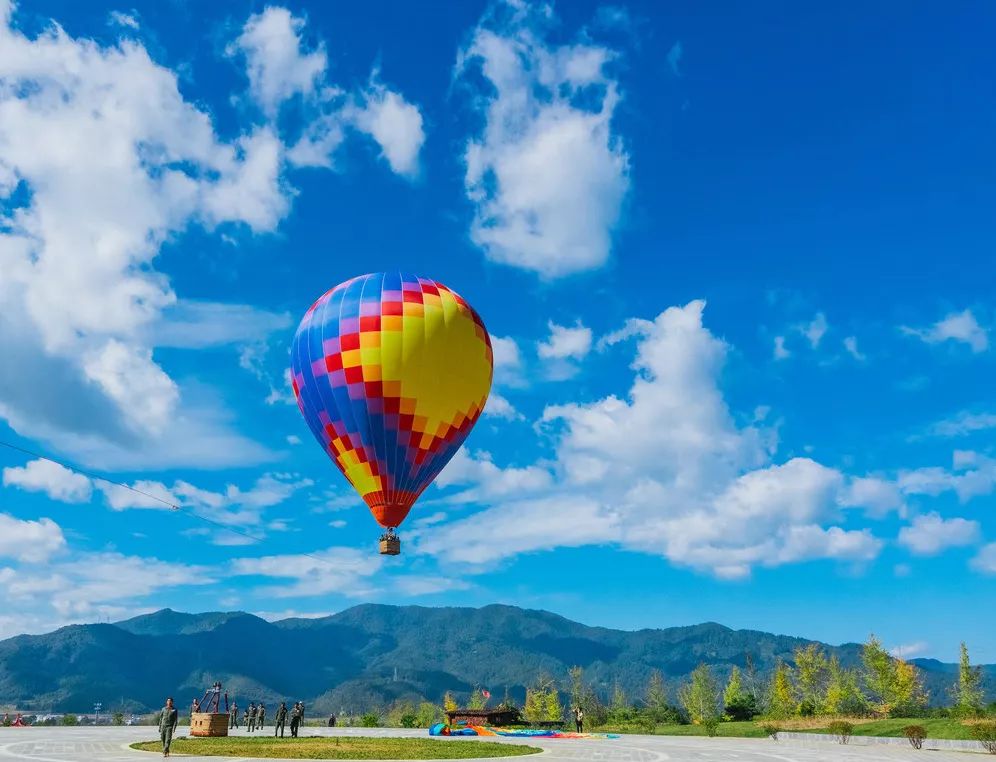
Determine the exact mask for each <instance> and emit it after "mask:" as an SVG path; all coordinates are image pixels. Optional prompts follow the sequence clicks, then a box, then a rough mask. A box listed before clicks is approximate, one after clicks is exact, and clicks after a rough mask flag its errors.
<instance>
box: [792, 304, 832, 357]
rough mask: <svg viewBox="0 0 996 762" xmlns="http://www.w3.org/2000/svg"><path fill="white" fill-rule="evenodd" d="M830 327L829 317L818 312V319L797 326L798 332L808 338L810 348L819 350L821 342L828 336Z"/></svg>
mask: <svg viewBox="0 0 996 762" xmlns="http://www.w3.org/2000/svg"><path fill="white" fill-rule="evenodd" d="M829 327H830V326H829V324H828V323H827V316H826V315H824V314H823V313H822V312H817V313H816V317H814V318H813V319H812V320H811V321H810V322H808V323H803V324H801V325H798V326H796V330H797V331H799V333H801V334H802V335H803V336H805V337H806V341H808V342H809V346H810V347H812V348H813V349H818V348H819V346H820V341H822V339H823V337H824V336H825V335H826V332H827V329H828V328H829Z"/></svg>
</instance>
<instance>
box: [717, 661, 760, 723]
mask: <svg viewBox="0 0 996 762" xmlns="http://www.w3.org/2000/svg"><path fill="white" fill-rule="evenodd" d="M723 712H724V713H725V714H726V716H727V717H729V718H730V719H731V720H734V721H736V722H744V721H747V720H750V719H751V718H752V717H753V716H754V715H755V714H757V703H756V702H755V701H754V697H753V696H751V695H750V694H749V693H748V692H747V691H746V690H744V686H743V681H742V679H741V676H740V668H739V667H734V668H733V669H732V670H731V671H730V679H729V680H727V682H726V688H724V689H723Z"/></svg>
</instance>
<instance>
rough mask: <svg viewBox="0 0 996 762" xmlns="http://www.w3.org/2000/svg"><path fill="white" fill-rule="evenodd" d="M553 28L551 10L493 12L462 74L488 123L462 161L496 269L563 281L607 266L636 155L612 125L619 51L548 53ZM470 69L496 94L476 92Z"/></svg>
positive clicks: (499, 8)
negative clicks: (611, 67)
mask: <svg viewBox="0 0 996 762" xmlns="http://www.w3.org/2000/svg"><path fill="white" fill-rule="evenodd" d="M550 22H551V9H550V6H542V7H533V6H530V5H527V4H518V3H499V4H496V5H494V6H492V8H491V10H490V11H489V12H488V13H487V14H486V15H485V18H484V19H483V20H482V21H481V23H480V25H479V26H478V27H477V28H476V29H475V30H474V34H473V36H472V38H471V41H470V43H469V44H468V45H467V47H466V48H465V49H464V50H462V51H461V53H460V56H459V58H458V61H457V67H456V72H457V75H458V76H460V77H462V78H463V79H462V80H461V81H462V82H463V83H464V84H466V85H467V87H468V88H471V89H474V90H475V92H474V94H473V97H474V100H473V103H474V105H475V107H477V108H479V109H480V111H481V113H482V115H483V119H484V126H483V129H482V131H481V133H480V134H479V135H478V136H477V137H475V138H472V139H471V140H470V141H468V143H467V147H466V151H465V154H464V158H465V161H466V166H467V171H466V176H465V186H466V192H467V196H468V198H469V199H470V200H471V202H472V203H473V204H474V205H475V212H474V219H473V223H472V225H471V233H470V234H471V238H472V240H473V241H474V242H475V243H476V244H477V245H478V246H480V247H481V248H482V249H483V250H484V252H485V255H486V256H487V257H488V258H489V259H491V260H493V261H496V262H501V263H504V264H508V265H513V266H515V267H521V268H525V269H527V270H532V271H535V272H537V273H539V274H540V275H542V276H543V277H546V278H556V277H560V276H564V275H568V274H571V273H575V272H580V271H583V270H590V269H593V268H597V267H600V266H601V265H603V264H604V263H605V262H606V260H607V259H608V257H609V253H610V250H611V246H612V232H613V230H614V229H615V227H616V225H617V224H618V221H619V218H620V214H621V211H622V203H623V199H624V198H625V196H626V193H627V191H628V188H629V156H628V154H627V152H626V149H625V147H624V146H623V144H622V141H621V139H620V138H619V136H618V135H617V134H616V133H615V132H614V131H613V129H612V124H611V123H612V116H613V113H614V111H615V108H616V105H617V104H618V102H619V88H618V84H617V82H616V80H615V79H614V78H613V77H612V76H610V75H609V74H608V73H607V72H606V68H607V66H608V64H609V62H610V61H612V59H614V58H615V57H616V54H615V52H614V51H612V50H610V49H608V48H606V47H601V46H598V45H594V44H591V43H589V42H587V41H585V42H578V43H574V44H565V45H560V46H558V45H555V44H552V43H549V42H548V41H547V40H546V39H545V28H546V27H548V26H549V25H550ZM471 71H475V72H477V71H479V72H480V74H481V75H482V76H483V78H484V79H485V80H487V82H488V84H489V90H488V91H486V92H476V87H475V86H474V85H472V84H470V83H471V81H472V78H471V77H470V76H468V73H469V72H471Z"/></svg>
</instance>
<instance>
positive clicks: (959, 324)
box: [900, 310, 989, 353]
mask: <svg viewBox="0 0 996 762" xmlns="http://www.w3.org/2000/svg"><path fill="white" fill-rule="evenodd" d="M900 330H901V331H902V332H903V333H905V334H907V335H908V336H916V337H917V338H919V339H921V340H922V341H924V342H926V343H927V344H941V343H943V342H947V341H955V342H959V343H961V344H967V345H968V346H969V347H971V349H972V351H973V352H976V353H978V352H984V351H985V350H986V349H988V348H989V332H988V331H987V330H986V329H985V328H983V327H982V326H981V325H979V321H978V320H976V318H975V315H973V314H972V311H971V310H962V311H961V312H952V313H949V314H948V315H946V316H945V317H944V318H942V319H941V320H938V321H937V322H936V323H934V324H933V325H931V326H928V327H927V328H911V327H909V326H901V327H900Z"/></svg>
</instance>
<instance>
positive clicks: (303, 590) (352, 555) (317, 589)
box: [231, 548, 383, 598]
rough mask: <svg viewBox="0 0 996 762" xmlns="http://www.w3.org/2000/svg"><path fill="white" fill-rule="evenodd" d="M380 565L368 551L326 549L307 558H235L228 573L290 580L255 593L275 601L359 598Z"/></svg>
mask: <svg viewBox="0 0 996 762" xmlns="http://www.w3.org/2000/svg"><path fill="white" fill-rule="evenodd" d="M382 566H383V559H382V557H381V556H378V555H376V554H374V553H371V552H370V551H368V550H358V549H356V548H329V549H328V550H324V551H318V552H316V553H312V554H308V555H304V554H291V555H282V556H263V557H261V558H238V559H235V560H234V561H232V563H231V573H232V574H233V575H235V576H243V577H244V576H253V577H269V578H272V579H279V580H291V582H288V583H287V584H282V585H275V586H269V587H264V588H262V589H260V590H258V592H259V594H260V595H265V596H272V597H274V598H300V597H310V596H315V595H323V594H327V593H331V592H337V593H341V594H344V595H347V596H362V595H364V594H366V593H368V592H369V591H370V589H371V587H372V585H371V583H370V582H369V581H368V579H369V578H370V577H372V576H373V575H374V574H376V573H377V572H378V571H380V569H381V567H382Z"/></svg>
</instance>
